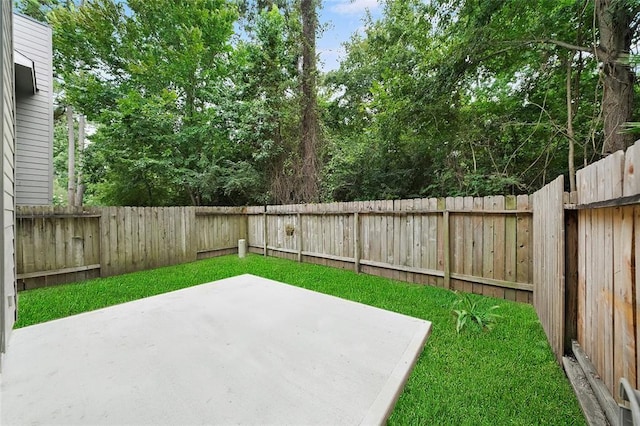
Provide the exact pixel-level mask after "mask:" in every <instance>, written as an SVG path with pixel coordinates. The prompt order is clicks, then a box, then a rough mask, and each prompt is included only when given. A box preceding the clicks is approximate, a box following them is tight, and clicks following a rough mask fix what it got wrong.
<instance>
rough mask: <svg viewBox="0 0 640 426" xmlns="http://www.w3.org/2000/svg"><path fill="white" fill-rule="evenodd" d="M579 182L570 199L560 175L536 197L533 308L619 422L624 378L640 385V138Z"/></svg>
mask: <svg viewBox="0 0 640 426" xmlns="http://www.w3.org/2000/svg"><path fill="white" fill-rule="evenodd" d="M576 184H577V191H576V193H575V194H571V197H570V198H571V199H570V200H567V194H564V195H563V184H562V180H561V178H559V179H558V180H556V181H555V182H553V183H551V184H549V185H547V186H546V187H544V188H543V189H541V190H540V191H538V192H537V193H536V194H534V195H533V206H534V208H533V213H534V223H533V226H534V247H535V248H534V251H533V258H534V286H535V293H534V306H535V308H536V311H537V313H538V316H539V318H540V321H541V323H542V325H543V327H544V329H545V332H546V334H547V337H548V339H549V342H550V344H551V347H552V348H553V350H554V352H555V354H556V356H557V357H558V359H561V358H562V356H563V355H564V354H565V353H569V352H573V353H574V354H575V355H576V358H577V359H578V362H579V364H580V366H581V367H582V369H583V370H584V372H585V373H586V377H587V379H588V380H589V382H590V384H591V387H592V388H593V389H594V391H595V393H596V396H597V397H598V400H599V402H600V404H601V406H602V407H603V409H604V411H605V413H606V415H607V417H608V419H609V421H610V422H613V423H612V424H614V423H616V422H617V416H618V414H617V410H618V407H617V403H618V402H621V400H620V397H619V386H620V385H619V383H620V379H621V378H623V377H624V378H627V379H628V380H629V382H630V383H631V385H632V386H633V387H635V388H638V387H640V380H639V377H638V376H639V375H638V366H640V352H638V346H639V344H640V327H639V326H638V324H640V309H639V304H640V288H639V287H638V285H637V283H638V274H639V273H640V272H639V270H638V269H637V268H636V265H637V264H638V263H639V262H640V204H639V202H640V141H639V142H637V143H636V144H635V145H634V146H632V147H630V148H629V149H628V150H627V152H626V153H623V152H622V151H619V152H616V153H614V154H612V155H609V156H608V157H606V158H605V159H603V160H601V161H598V162H596V163H594V164H592V165H590V166H588V167H585V168H584V169H582V170H580V171H578V173H577V176H576ZM563 197H564V200H565V202H564V203H562V200H563ZM569 201H570V202H569ZM561 208H562V210H561ZM573 339H576V340H577V343H578V345H575V344H573V343H572V340H573Z"/></svg>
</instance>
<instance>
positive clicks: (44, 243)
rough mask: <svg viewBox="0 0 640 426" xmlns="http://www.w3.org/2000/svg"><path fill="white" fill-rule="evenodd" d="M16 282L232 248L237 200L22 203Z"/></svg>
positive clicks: (104, 272) (78, 276) (52, 280)
mask: <svg viewBox="0 0 640 426" xmlns="http://www.w3.org/2000/svg"><path fill="white" fill-rule="evenodd" d="M16 222H17V233H16V263H17V265H16V266H17V274H18V275H17V278H18V288H19V289H21V290H24V289H30V288H35V287H41V286H45V285H54V284H61V283H67V282H73V281H79V280H83V279H88V278H94V277H98V276H102V277H106V276H111V275H118V274H123V273H126V272H133V271H139V270H144V269H150V268H156V267H159V266H166V265H174V264H179V263H185V262H190V261H193V260H196V259H202V258H205V257H211V256H216V255H221V254H229V253H233V252H236V251H237V242H238V239H239V238H246V233H247V227H246V224H247V219H246V215H245V212H244V208H238V207H100V208H63V207H48V206H45V207H30V206H19V207H18V208H17V211H16Z"/></svg>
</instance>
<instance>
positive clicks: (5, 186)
mask: <svg viewBox="0 0 640 426" xmlns="http://www.w3.org/2000/svg"><path fill="white" fill-rule="evenodd" d="M11 5H12V2H10V1H4V0H3V1H0V117H2V119H1V120H0V156H1V158H2V161H1V162H0V168H1V171H0V185H1V186H2V188H1V189H2V197H1V198H0V210H2V215H0V231H1V232H0V258H1V259H2V260H1V261H0V262H2V263H0V265H1V266H0V268H1V269H0V352H5V351H6V348H7V342H8V340H9V336H10V334H11V329H12V328H13V324H14V322H15V316H16V301H17V300H16V279H15V277H16V276H15V239H14V238H15V227H14V223H15V213H14V210H15V197H14V194H15V192H14V166H15V163H14V146H15V126H14V122H15V121H14V120H15V97H14V87H13V85H14V76H13V40H12V36H13V17H12V10H11ZM1 366H2V356H1V355H0V367H1Z"/></svg>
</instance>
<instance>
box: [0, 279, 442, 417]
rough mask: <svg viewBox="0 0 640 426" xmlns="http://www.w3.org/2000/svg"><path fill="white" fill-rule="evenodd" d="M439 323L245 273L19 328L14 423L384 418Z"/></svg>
mask: <svg viewBox="0 0 640 426" xmlns="http://www.w3.org/2000/svg"><path fill="white" fill-rule="evenodd" d="M430 329H431V323H429V322H428V321H423V320H419V319H416V318H411V317H407V316H404V315H400V314H396V313H393V312H389V311H384V310H381V309H377V308H373V307H370V306H366V305H362V304H358V303H354V302H350V301H346V300H343V299H339V298H336V297H332V296H327V295H324V294H320V293H316V292H312V291H309V290H304V289H301V288H298V287H295V286H290V285H287V284H282V283H278V282H275V281H271V280H267V279H264V278H260V277H256V276H252V275H241V276H238V277H234V278H229V279H225V280H221V281H217V282H213V283H209V284H203V285H199V286H196V287H191V288H187V289H184V290H179V291H175V292H172V293H167V294H163V295H159V296H154V297H149V298H146V299H142V300H138V301H134V302H130V303H125V304H122V305H117V306H114V307H110V308H105V309H101V310H98V311H93V312H88V313H84V314H80V315H76V316H73V317H68V318H64V319H60V320H56V321H51V322H48V323H43V324H39V325H35V326H31V327H26V328H22V329H18V330H14V333H13V335H12V338H11V342H10V346H9V350H8V353H7V356H6V363H5V365H4V372H3V375H2V376H3V377H2V384H1V392H2V395H1V396H2V405H1V415H0V416H1V420H2V424H3V425H11V424H29V425H34V424H65V425H71V424H92V425H93V424H110V425H115V424H118V425H125V424H154V425H161V424H181V425H186V424H261V425H263V424H326V425H329V424H330V425H335V424H349V425H354V424H380V423H383V422H384V421H385V419H386V417H387V416H388V414H389V413H390V411H391V410H392V409H393V406H394V404H395V401H396V399H397V396H398V395H399V393H400V392H401V391H402V388H403V386H404V383H405V382H406V379H407V378H408V376H409V373H410V372H411V369H412V368H413V365H414V363H415V361H416V359H417V357H418V356H419V354H420V352H421V351H422V348H423V346H424V343H425V341H426V339H427V337H428V335H429V332H430Z"/></svg>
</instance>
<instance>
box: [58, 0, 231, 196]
mask: <svg viewBox="0 0 640 426" xmlns="http://www.w3.org/2000/svg"><path fill="white" fill-rule="evenodd" d="M128 7H129V9H130V12H126V13H125V9H124V6H123V5H122V4H121V3H117V2H114V1H108V0H96V1H92V2H88V3H87V4H86V5H84V6H83V7H81V8H75V7H73V6H72V7H71V8H70V9H68V10H67V9H59V10H56V11H54V12H53V13H52V14H51V23H52V25H53V29H54V45H55V46H56V52H55V55H54V56H55V66H56V70H57V72H58V74H59V75H60V76H62V77H63V81H64V84H63V88H64V90H65V94H66V96H67V98H68V99H69V100H70V102H71V103H73V104H74V105H76V106H77V108H78V109H79V110H80V112H82V113H84V114H85V115H87V117H88V118H89V119H90V120H93V121H96V122H98V123H100V124H102V126H100V127H99V129H98V132H97V136H96V138H95V141H94V143H95V144H96V146H95V147H92V149H91V151H92V152H91V155H89V153H87V154H88V155H87V161H88V162H89V161H91V160H92V159H93V160H95V159H96V158H101V157H103V158H104V157H109V158H114V157H112V156H111V154H110V153H111V152H114V153H115V152H117V151H121V152H123V153H126V155H129V157H128V158H120V159H119V160H121V161H120V166H117V165H114V164H113V163H104V164H102V165H101V167H103V168H106V169H107V170H105V171H104V173H99V170H100V165H96V164H94V165H88V167H89V169H90V170H91V171H92V173H94V176H93V177H92V178H91V177H89V176H87V179H88V181H89V182H92V183H93V185H94V188H97V187H102V188H106V187H108V188H109V189H110V194H111V195H109V196H107V197H106V198H107V199H109V200H110V201H112V202H114V203H123V202H124V201H125V200H126V201H127V203H129V202H131V203H133V202H135V201H136V200H134V199H132V198H131V196H132V193H131V191H130V189H131V188H132V187H139V186H138V185H130V186H127V182H124V183H122V184H120V183H115V182H108V183H107V182H104V181H103V182H104V184H103V185H102V186H100V185H98V182H96V179H95V178H96V177H101V178H102V179H106V178H108V179H112V180H118V179H131V178H133V177H134V176H139V175H140V174H141V175H144V176H147V178H146V179H143V185H142V186H140V187H139V188H140V189H141V192H140V194H145V196H142V195H141V198H140V200H139V201H138V202H137V203H143V202H149V203H156V204H166V203H174V202H184V201H186V200H188V201H189V202H190V203H191V204H196V205H197V204H202V203H205V202H212V200H211V196H212V194H213V193H215V192H216V190H217V189H216V188H212V187H211V186H210V184H211V181H210V180H208V179H206V176H207V175H208V174H210V173H211V170H210V168H211V167H213V166H212V165H213V164H216V163H218V161H217V160H216V159H215V158H213V157H212V156H213V155H215V153H216V151H217V148H216V144H217V143H219V142H220V141H221V135H222V134H223V133H224V132H223V130H222V129H220V128H216V127H212V126H211V125H210V124H211V120H212V117H213V116H214V115H215V107H216V101H217V95H218V94H219V93H220V92H221V91H222V90H224V88H223V85H224V78H225V76H226V71H225V70H226V68H227V66H228V64H227V63H228V57H229V52H230V50H231V47H230V45H229V39H230V36H231V34H232V33H233V23H234V21H235V19H236V16H237V15H236V12H235V10H234V9H233V8H232V7H231V6H230V5H229V4H227V3H226V2H224V1H223V0H197V1H177V2H176V1H169V0H162V1H154V2H147V1H141V0H130V1H129V2H128ZM160 107H161V108H163V109H164V110H163V111H162V112H164V113H161V114H160V116H159V117H157V118H154V117H152V116H151V113H152V112H153V113H160V112H161V111H158V108H160ZM138 119H139V120H138ZM138 121H140V122H138ZM153 124H157V125H158V126H157V127H154V125H153ZM114 128H117V129H119V131H120V133H119V134H114V133H112V129H114ZM141 128H145V130H146V131H148V132H149V133H147V134H145V135H144V137H142V139H137V136H143V135H142V134H141V133H140V129H141ZM159 132H162V134H160V133H159ZM107 137H109V138H113V139H115V140H114V141H110V140H108V139H107ZM160 140H162V141H163V145H162V146H160V147H159V146H157V145H156V144H157V142H158V141H160ZM110 142H114V143H115V145H114V144H112V143H110ZM118 143H120V145H118ZM125 143H127V144H130V146H126V147H125V146H123V145H122V144H125ZM101 149H103V151H104V152H102V153H101V154H99V155H98V152H100V150H101ZM116 162H117V161H116ZM124 164H127V165H129V166H131V167H132V170H130V171H129V172H128V173H125V172H124V170H125V168H124V167H122V166H123V165H124ZM159 168H160V169H162V170H161V171H162V175H163V178H162V179H158V180H156V181H154V180H149V179H150V176H154V174H155V173H156V172H158V171H159ZM117 173H123V174H122V175H117ZM114 174H115V175H114ZM144 182H146V184H145V183H144ZM166 184H168V185H169V186H170V188H168V189H165V188H163V189H160V188H158V186H160V185H166ZM96 185H98V186H96ZM148 185H151V186H152V188H151V189H152V191H149V188H147V186H148ZM118 191H122V192H121V194H122V199H120V200H118V196H117V194H118ZM154 192H158V193H161V194H163V195H164V196H166V197H169V198H164V199H159V198H158V197H156V196H155V195H154ZM149 193H151V196H150V195H149ZM207 200H208V201H207Z"/></svg>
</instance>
